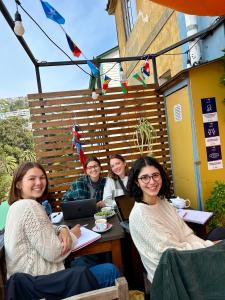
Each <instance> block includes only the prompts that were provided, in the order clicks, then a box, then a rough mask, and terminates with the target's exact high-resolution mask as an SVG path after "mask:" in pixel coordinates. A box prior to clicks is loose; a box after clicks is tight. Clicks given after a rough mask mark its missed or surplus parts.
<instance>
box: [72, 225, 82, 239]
mask: <svg viewBox="0 0 225 300" xmlns="http://www.w3.org/2000/svg"><path fill="white" fill-rule="evenodd" d="M70 231H71V232H72V233H73V234H74V235H75V236H76V237H77V238H79V237H80V235H81V232H80V224H77V225H75V226H74V227H72V228H71V229H70Z"/></svg>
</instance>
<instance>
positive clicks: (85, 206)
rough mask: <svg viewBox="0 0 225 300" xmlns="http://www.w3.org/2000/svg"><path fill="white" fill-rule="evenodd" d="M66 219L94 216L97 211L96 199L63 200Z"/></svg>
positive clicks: (62, 205) (62, 204) (62, 206)
mask: <svg viewBox="0 0 225 300" xmlns="http://www.w3.org/2000/svg"><path fill="white" fill-rule="evenodd" d="M61 208H62V212H63V218H64V220H72V219H81V218H88V217H93V216H94V214H95V213H96V211H97V208H96V199H82V200H75V201H68V202H61Z"/></svg>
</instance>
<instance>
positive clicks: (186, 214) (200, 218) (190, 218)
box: [178, 208, 213, 225]
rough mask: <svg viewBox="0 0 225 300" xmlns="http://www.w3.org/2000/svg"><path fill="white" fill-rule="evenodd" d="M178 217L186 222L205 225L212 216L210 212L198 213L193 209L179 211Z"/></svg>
mask: <svg viewBox="0 0 225 300" xmlns="http://www.w3.org/2000/svg"><path fill="white" fill-rule="evenodd" d="M178 214H179V216H180V217H181V218H182V219H183V220H184V221H186V222H192V223H197V224H202V225H203V224H205V223H206V222H207V221H208V220H209V219H210V218H211V217H212V215H213V213H212V212H208V211H200V210H194V209H182V208H181V209H179V210H178Z"/></svg>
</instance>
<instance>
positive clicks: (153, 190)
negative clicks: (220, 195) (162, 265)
mask: <svg viewBox="0 0 225 300" xmlns="http://www.w3.org/2000/svg"><path fill="white" fill-rule="evenodd" d="M128 190H129V192H130V194H131V196H133V197H134V199H135V205H134V207H133V209H132V211H131V213H130V217H129V221H130V222H129V225H130V233H131V236H132V239H133V241H134V244H135V246H136V247H137V249H138V251H139V253H140V256H141V260H142V262H143V264H144V267H145V269H146V271H147V273H148V279H149V280H150V281H151V282H152V280H153V277H154V274H155V270H156V268H157V266H158V264H159V260H160V258H161V255H162V253H163V252H164V251H165V250H167V249H168V248H174V249H177V250H192V249H200V248H206V247H209V246H212V245H214V243H216V242H212V241H210V240H203V239H201V238H199V237H197V236H196V235H195V234H194V233H193V231H192V230H191V228H189V227H188V226H187V224H186V223H185V222H184V221H183V219H181V218H180V216H179V215H178V213H177V211H176V210H175V208H174V207H172V206H171V205H170V204H169V202H168V201H167V199H169V197H170V181H169V178H168V177H167V174H166V172H165V171H164V169H163V167H162V166H161V165H160V164H159V162H158V161H157V160H156V159H154V158H152V157H141V158H140V159H138V160H136V161H135V162H134V164H133V167H132V169H131V171H130V173H129V179H128ZM215 233H216V232H215ZM224 233H225V230H224V229H223V230H222V234H220V237H219V238H218V239H222V238H224V237H225V235H224ZM217 237H218V235H217ZM208 238H210V239H211V240H214V241H215V239H214V238H213V235H212V234H211V235H209V236H208Z"/></svg>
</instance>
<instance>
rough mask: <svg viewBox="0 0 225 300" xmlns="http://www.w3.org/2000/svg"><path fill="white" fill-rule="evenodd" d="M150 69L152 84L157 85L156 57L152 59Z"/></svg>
mask: <svg viewBox="0 0 225 300" xmlns="http://www.w3.org/2000/svg"><path fill="white" fill-rule="evenodd" d="M152 68H153V76H154V83H155V84H157V85H158V84H159V82H158V73H157V65H156V57H155V56H153V57H152Z"/></svg>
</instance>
